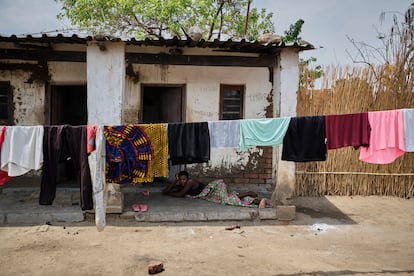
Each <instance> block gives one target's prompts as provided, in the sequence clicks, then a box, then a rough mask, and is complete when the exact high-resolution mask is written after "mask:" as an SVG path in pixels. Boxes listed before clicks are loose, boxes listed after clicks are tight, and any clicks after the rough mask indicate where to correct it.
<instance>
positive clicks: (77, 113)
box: [50, 85, 88, 126]
mask: <svg viewBox="0 0 414 276" xmlns="http://www.w3.org/2000/svg"><path fill="white" fill-rule="evenodd" d="M50 91H51V93H50V124H52V125H65V124H68V125H72V126H78V125H86V124H87V122H88V110H87V98H86V97H87V93H86V85H52V86H51V87H50Z"/></svg>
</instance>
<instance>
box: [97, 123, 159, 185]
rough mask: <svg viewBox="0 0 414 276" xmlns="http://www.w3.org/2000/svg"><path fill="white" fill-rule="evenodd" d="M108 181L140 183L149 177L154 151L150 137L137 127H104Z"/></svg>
mask: <svg viewBox="0 0 414 276" xmlns="http://www.w3.org/2000/svg"><path fill="white" fill-rule="evenodd" d="M104 135H105V138H106V181H107V182H111V183H118V184H126V183H134V184H135V183H139V182H141V179H142V178H144V177H147V175H148V170H149V164H150V161H151V160H152V159H153V158H154V151H153V148H152V145H151V141H150V139H149V137H148V136H147V135H146V134H145V132H144V131H143V130H142V129H141V128H140V127H139V126H137V125H119V126H104Z"/></svg>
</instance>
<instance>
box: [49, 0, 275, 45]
mask: <svg viewBox="0 0 414 276" xmlns="http://www.w3.org/2000/svg"><path fill="white" fill-rule="evenodd" d="M55 1H57V2H61V3H62V11H61V13H60V14H59V15H58V17H59V18H63V17H66V18H68V19H69V20H70V22H71V23H72V25H74V26H78V27H80V28H81V29H84V30H86V31H87V32H88V33H91V34H94V35H113V36H119V37H136V38H139V39H143V38H146V37H149V38H161V37H163V38H171V37H173V36H178V37H180V38H186V36H188V35H187V33H188V30H189V29H190V27H191V26H195V25H197V26H198V27H199V28H200V29H201V31H202V33H203V38H204V39H207V40H211V39H215V38H218V39H223V38H231V39H241V38H246V39H248V40H254V39H256V38H257V36H258V35H259V34H260V33H269V32H274V24H273V23H272V17H273V14H272V13H267V12H266V10H265V9H261V10H258V9H256V8H251V9H249V16H248V17H247V16H246V15H247V9H248V8H250V4H251V2H252V0H55ZM246 18H248V25H247V26H248V29H247V31H246V30H245V20H246ZM245 33H246V34H247V35H246V37H245V35H244V34H245Z"/></svg>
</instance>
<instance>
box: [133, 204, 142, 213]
mask: <svg viewBox="0 0 414 276" xmlns="http://www.w3.org/2000/svg"><path fill="white" fill-rule="evenodd" d="M131 207H132V210H134V212H139V211H140V210H141V208H140V207H139V205H138V204H136V203H135V204H132V206H131Z"/></svg>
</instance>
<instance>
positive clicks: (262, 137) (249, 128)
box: [239, 117, 290, 150]
mask: <svg viewBox="0 0 414 276" xmlns="http://www.w3.org/2000/svg"><path fill="white" fill-rule="evenodd" d="M289 122H290V117H283V118H266V119H247V120H240V144H239V149H240V150H244V149H246V148H249V147H254V146H276V145H280V144H282V143H283V137H284V136H285V133H286V130H287V129H288V127H289Z"/></svg>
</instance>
